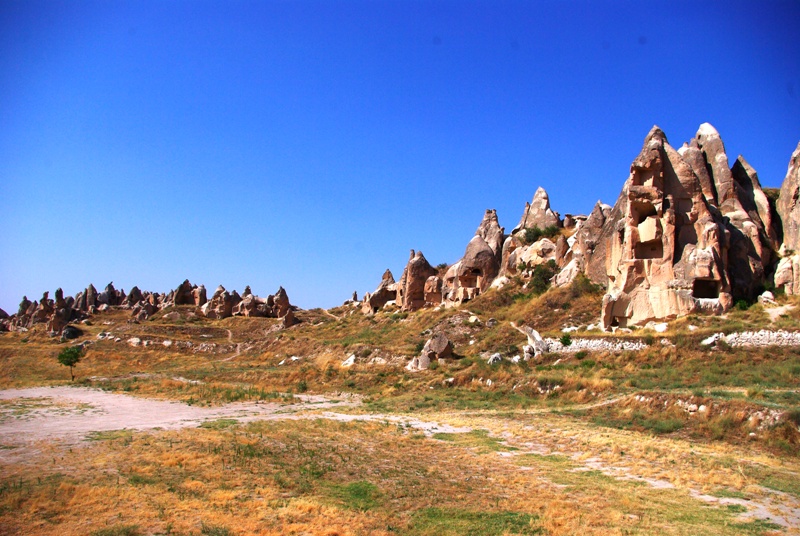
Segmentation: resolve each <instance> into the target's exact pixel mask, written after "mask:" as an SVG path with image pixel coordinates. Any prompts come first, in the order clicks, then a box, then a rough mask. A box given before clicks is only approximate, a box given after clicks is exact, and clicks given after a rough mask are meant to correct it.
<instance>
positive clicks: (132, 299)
mask: <svg viewBox="0 0 800 536" xmlns="http://www.w3.org/2000/svg"><path fill="white" fill-rule="evenodd" d="M143 299H144V296H143V295H142V291H141V290H139V287H137V286H135V285H134V286H133V288H131V290H130V292H128V295H127V296H125V301H124V302H123V305H127V306H129V307H133V306H134V305H136V304H137V303H139V302H140V301H142V300H143Z"/></svg>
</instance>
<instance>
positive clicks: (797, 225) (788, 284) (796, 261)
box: [775, 143, 800, 295]
mask: <svg viewBox="0 0 800 536" xmlns="http://www.w3.org/2000/svg"><path fill="white" fill-rule="evenodd" d="M798 199H800V143H798V144H797V148H796V149H795V150H794V152H793V153H792V158H791V159H790V160H789V169H788V170H787V171H786V177H785V178H784V179H783V184H782V185H781V193H780V197H779V198H778V202H777V211H778V215H779V216H780V219H781V222H782V224H783V245H782V246H781V248H780V252H781V255H783V258H782V259H780V261H779V262H778V266H777V268H776V270H775V287H776V288H783V290H784V291H785V292H786V294H788V295H797V294H800V203H798Z"/></svg>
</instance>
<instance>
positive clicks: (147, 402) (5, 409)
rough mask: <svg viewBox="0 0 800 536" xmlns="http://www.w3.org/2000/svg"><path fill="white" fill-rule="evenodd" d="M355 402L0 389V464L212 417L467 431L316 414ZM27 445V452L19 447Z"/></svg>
mask: <svg viewBox="0 0 800 536" xmlns="http://www.w3.org/2000/svg"><path fill="white" fill-rule="evenodd" d="M358 404H360V399H359V398H358V397H356V396H352V395H349V394H342V395H341V396H339V397H333V396H321V395H294V398H293V399H292V400H291V401H286V402H258V403H256V402H244V403H233V404H226V405H224V406H217V407H200V406H190V405H188V404H184V403H182V402H170V401H166V400H153V399H147V398H140V397H134V396H130V395H125V394H119V393H109V392H106V391H102V390H99V389H92V388H87V387H33V388H29V389H8V390H5V391H0V447H2V448H0V464H2V463H19V462H25V461H26V460H27V459H29V458H32V457H34V456H35V455H36V453H37V451H36V449H35V448H31V447H33V446H34V445H35V444H36V443H37V442H40V441H51V442H55V443H59V444H61V445H69V446H72V445H79V444H81V443H83V442H85V441H87V440H88V439H89V438H90V436H91V434H92V433H95V432H107V431H111V430H123V429H124V430H155V429H160V430H175V429H179V428H191V427H197V426H200V425H201V424H202V423H203V422H206V421H212V420H216V419H236V420H237V421H240V422H248V421H252V420H264V419H298V418H327V419H335V420H340V421H351V420H376V421H387V422H394V423H398V424H402V425H404V426H407V427H411V428H416V429H419V430H421V431H422V432H424V433H426V434H427V435H431V434H433V433H436V432H450V433H461V432H468V431H470V429H469V428H463V427H454V426H449V425H446V424H439V423H434V422H427V421H422V420H419V419H413V418H406V417H397V416H393V415H376V414H373V415H358V416H356V415H348V414H342V413H336V412H333V411H325V412H324V413H319V411H318V410H326V409H327V410H330V409H334V408H343V407H352V406H355V405H358ZM19 447H28V448H19Z"/></svg>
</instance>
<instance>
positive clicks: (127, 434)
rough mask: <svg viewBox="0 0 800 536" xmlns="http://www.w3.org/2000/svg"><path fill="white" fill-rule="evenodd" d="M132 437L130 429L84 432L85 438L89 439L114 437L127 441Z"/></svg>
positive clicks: (108, 439) (96, 439) (102, 439)
mask: <svg viewBox="0 0 800 536" xmlns="http://www.w3.org/2000/svg"><path fill="white" fill-rule="evenodd" d="M132 438H133V432H132V431H131V430H126V429H124V428H123V429H122V430H102V431H99V432H89V433H88V434H86V439H87V440H89V441H114V440H115V439H122V440H123V441H126V442H129V441H131V439H132Z"/></svg>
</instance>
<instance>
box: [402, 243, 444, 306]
mask: <svg viewBox="0 0 800 536" xmlns="http://www.w3.org/2000/svg"><path fill="white" fill-rule="evenodd" d="M436 273H437V272H436V268H434V267H433V266H431V265H430V264H429V263H428V261H427V259H425V256H424V255H423V254H422V252H421V251H417V252H416V253H415V252H414V250H413V249H412V250H411V255H410V256H409V259H408V264H406V268H405V270H403V275H402V276H401V277H400V283H399V284H398V286H397V297H396V300H397V304H398V305H399V306H400V308H401V309H402V310H403V311H416V310H418V309H421V308H422V307H424V306H425V304H426V302H427V300H426V298H425V284H426V283H427V281H428V279H429V278H431V277H435V276H436Z"/></svg>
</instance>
